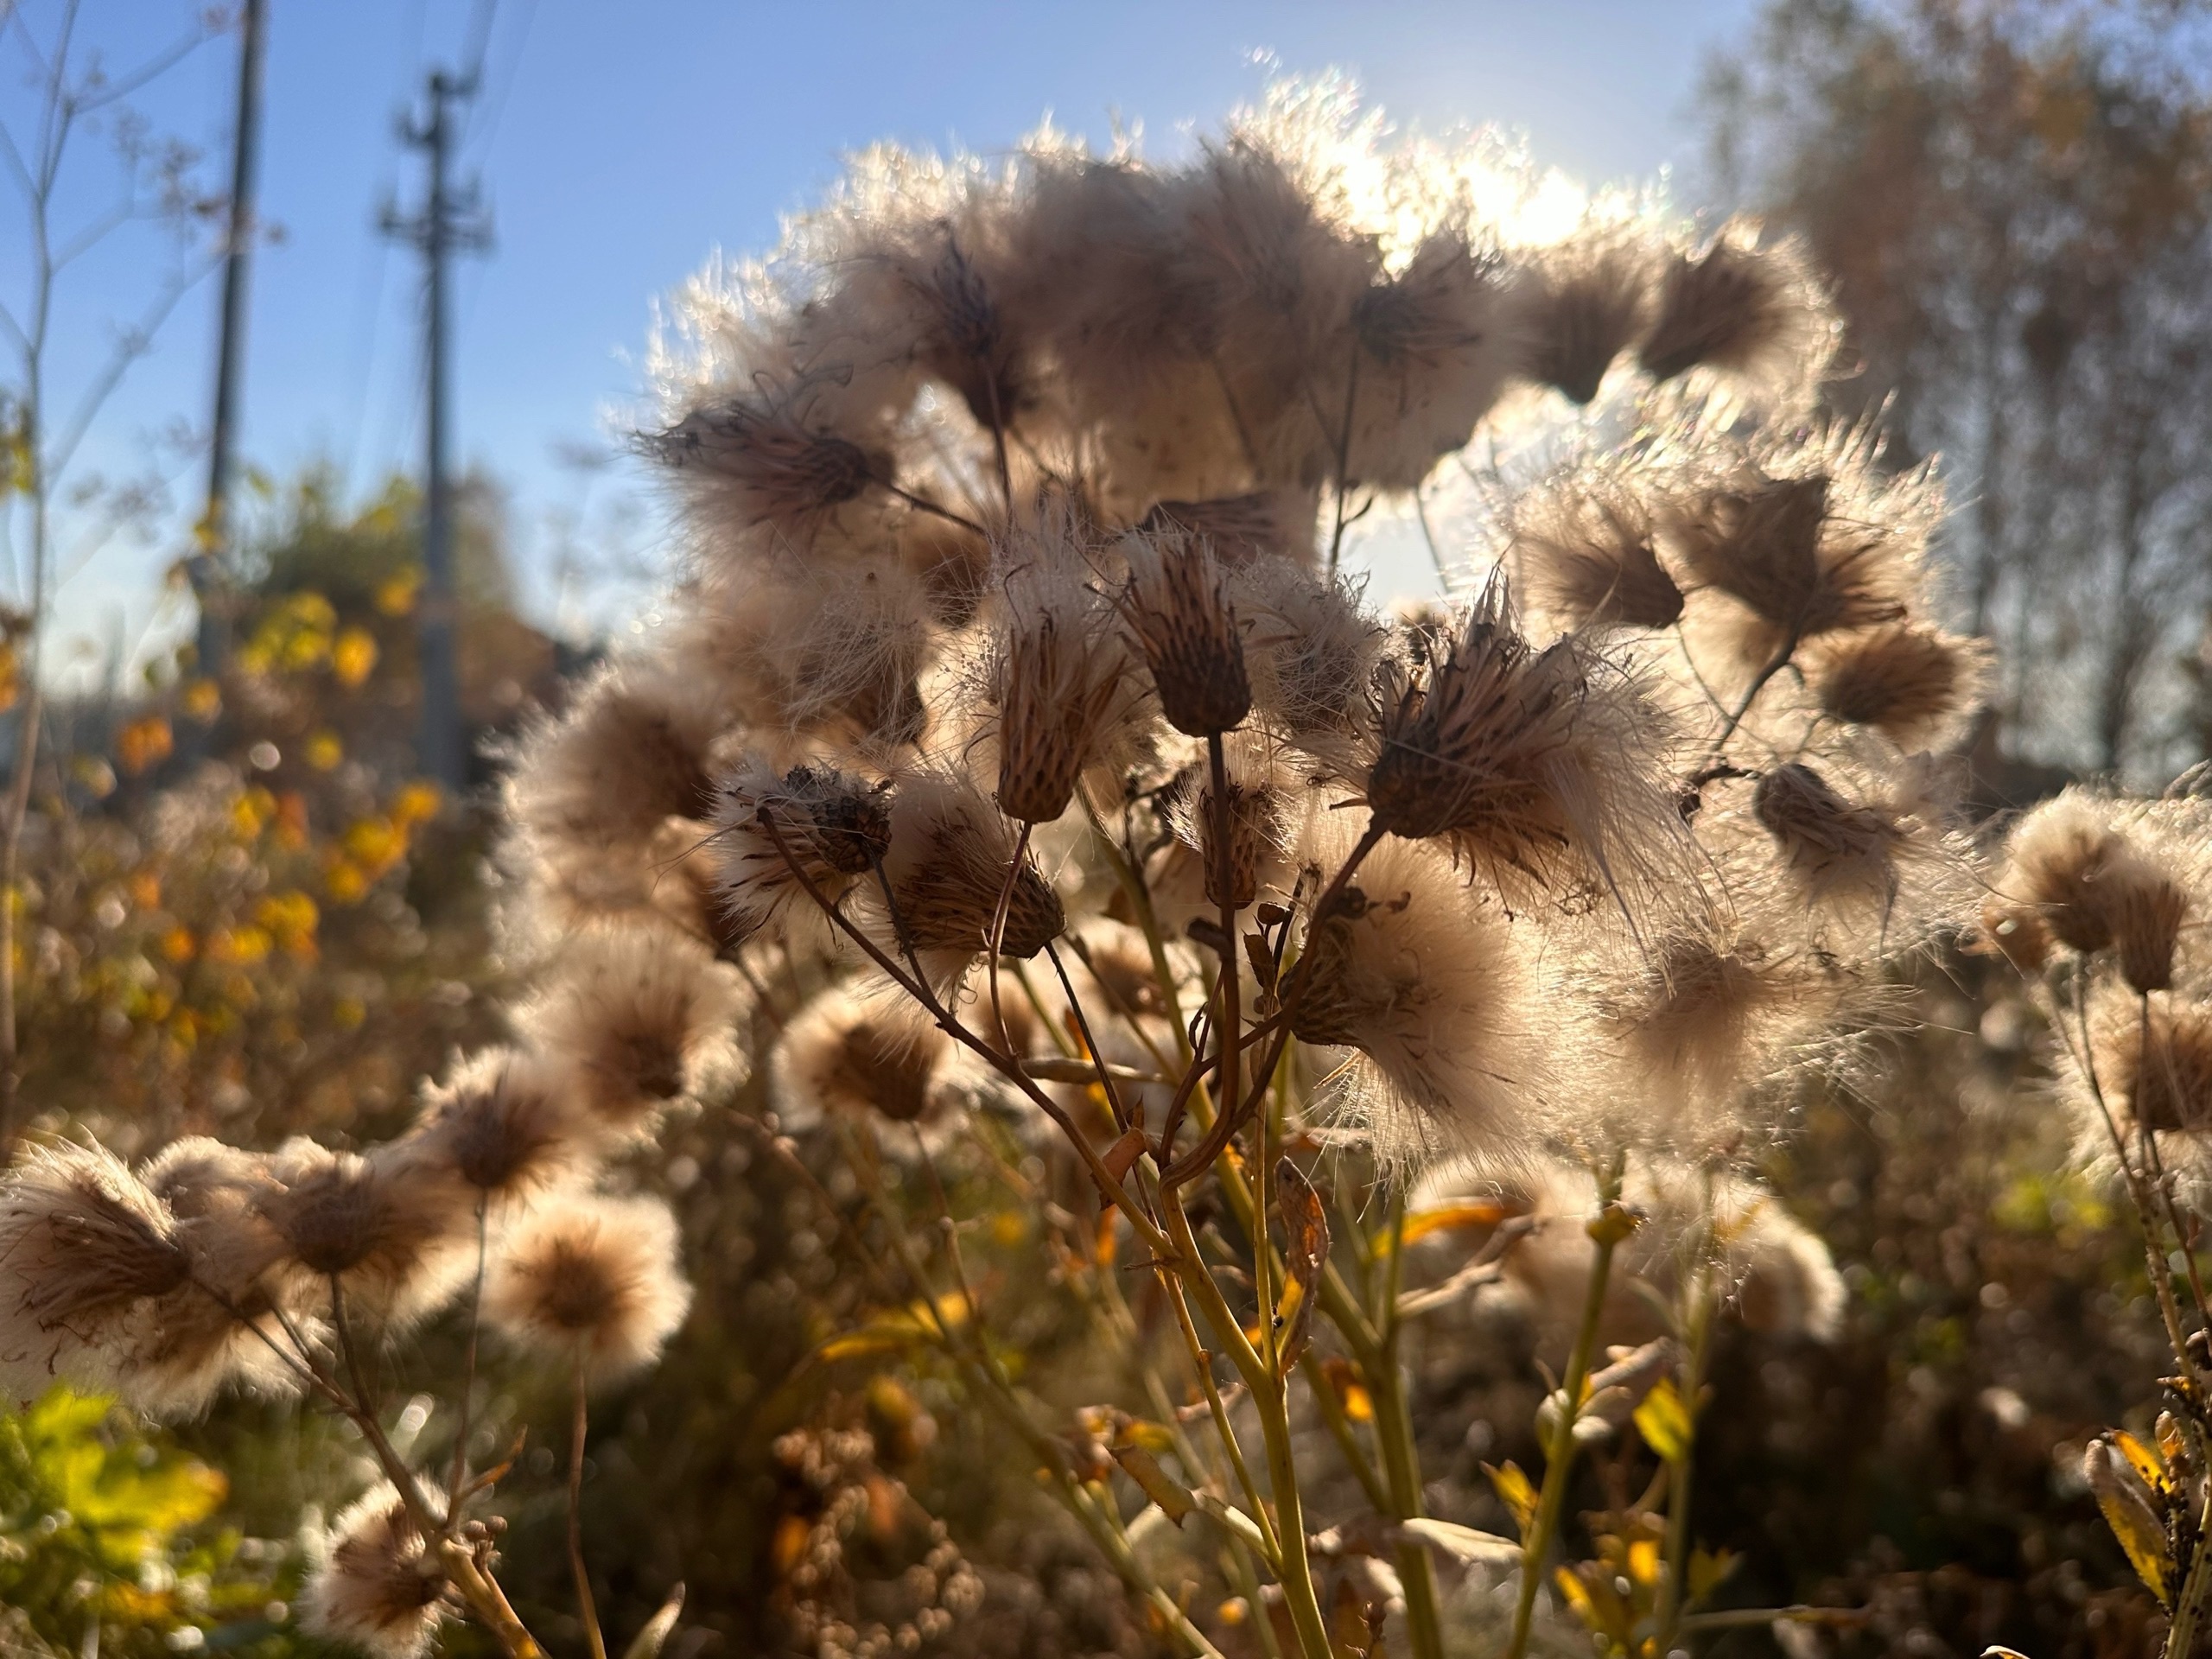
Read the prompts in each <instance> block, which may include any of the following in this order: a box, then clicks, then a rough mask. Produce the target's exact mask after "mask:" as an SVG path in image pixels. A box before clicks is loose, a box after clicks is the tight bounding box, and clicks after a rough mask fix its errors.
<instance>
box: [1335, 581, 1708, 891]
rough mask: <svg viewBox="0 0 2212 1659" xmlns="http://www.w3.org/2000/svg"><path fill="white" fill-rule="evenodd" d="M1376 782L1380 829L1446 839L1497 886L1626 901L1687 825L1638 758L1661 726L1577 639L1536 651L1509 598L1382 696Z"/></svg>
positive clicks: (1480, 613)
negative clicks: (1584, 881) (1634, 883)
mask: <svg viewBox="0 0 2212 1659" xmlns="http://www.w3.org/2000/svg"><path fill="white" fill-rule="evenodd" d="M1381 716H1382V717H1381V753H1380V754H1379V756H1378V757H1377V759H1376V762H1375V764H1374V766H1373V768H1372V769H1371V770H1370V772H1369V773H1368V779H1367V804H1368V805H1369V807H1370V810H1372V811H1373V813H1374V815H1375V823H1376V825H1377V826H1378V827H1379V828H1381V829H1385V830H1387V831H1388V832H1389V833H1390V834H1392V835H1395V836H1404V837H1406V838H1407V839H1408V840H1427V839H1430V838H1432V837H1442V838H1444V839H1446V840H1447V841H1448V842H1450V844H1451V845H1452V849H1454V851H1455V853H1459V854H1463V855H1465V856H1467V857H1468V858H1469V859H1470V860H1471V861H1473V862H1474V863H1475V864H1476V865H1477V866H1478V868H1481V869H1482V870H1483V871H1484V874H1488V875H1489V876H1490V877H1491V879H1492V880H1506V881H1513V882H1534V883H1535V885H1536V886H1537V887H1540V888H1541V887H1557V886H1558V885H1559V884H1560V880H1561V878H1573V877H1577V876H1594V877H1597V878H1599V879H1602V880H1605V881H1606V882H1608V883H1610V884H1611V885H1613V886H1614V887H1615V888H1616V890H1617V891H1618V887H1619V885H1620V883H1621V882H1622V881H1624V880H1627V879H1629V878H1630V877H1631V876H1632V875H1633V874H1636V873H1637V872H1636V866H1637V864H1638V863H1639V862H1641V861H1643V859H1644V854H1643V849H1645V847H1646V846H1648V845H1649V842H1651V839H1652V837H1653V836H1656V835H1662V834H1663V835H1668V836H1673V835H1677V834H1678V833H1679V830H1680V823H1679V820H1678V819H1677V818H1676V817H1675V810H1674V807H1673V804H1672V802H1671V799H1670V798H1669V794H1668V791H1666V790H1665V789H1664V787H1663V786H1662V785H1661V784H1660V782H1659V779H1658V775H1657V772H1656V769H1655V766H1654V763H1653V761H1652V760H1651V759H1650V757H1649V755H1648V754H1647V753H1643V752H1641V749H1640V746H1641V745H1642V744H1643V742H1644V741H1647V738H1648V734H1650V733H1652V732H1653V731H1655V730H1656V728H1657V727H1658V726H1659V724H1660V722H1659V719H1658V716H1657V715H1656V711H1654V710H1652V709H1650V708H1649V706H1648V705H1647V704H1646V703H1645V702H1644V701H1643V697H1642V696H1641V693H1640V692H1639V691H1638V690H1637V689H1636V687H1635V685H1634V684H1633V683H1632V682H1630V681H1629V680H1627V679H1626V678H1625V677H1624V676H1623V675H1622V674H1621V672H1620V671H1618V669H1617V668H1615V667H1614V666H1613V665H1612V664H1610V663H1608V662H1607V661H1606V660H1605V659H1604V658H1601V657H1599V656H1598V655H1597V654H1596V653H1594V652H1592V651H1591V649H1590V648H1589V647H1588V646H1587V645H1586V644H1585V643H1583V642H1582V641H1580V640H1579V639H1575V638H1573V637H1572V636H1570V637H1568V638H1567V639H1561V640H1560V641H1558V642H1556V643H1555V644H1554V645H1550V646H1548V647H1547V648H1545V649H1544V650H1541V651H1538V650H1536V649H1535V647H1533V646H1532V645H1529V642H1528V640H1527V639H1525V638H1523V637H1522V634H1521V632H1520V630H1519V629H1518V628H1517V627H1516V626H1515V625H1514V621H1513V619H1512V616H1511V613H1510V609H1509V607H1508V606H1507V602H1506V599H1505V593H1504V589H1503V586H1502V585H1499V584H1495V583H1494V584H1492V585H1491V588H1489V589H1488V590H1487V591H1486V592H1485V593H1484V595H1483V597H1482V598H1481V599H1480V600H1478V601H1477V602H1476V603H1475V605H1474V606H1473V607H1471V609H1469V610H1468V611H1467V612H1466V613H1465V614H1464V615H1463V616H1461V617H1460V618H1459V619H1457V620H1456V623H1455V626H1453V628H1452V632H1450V633H1449V635H1448V636H1447V637H1446V638H1444V639H1442V640H1440V641H1439V642H1435V645H1434V647H1433V651H1432V652H1430V655H1429V661H1428V663H1427V666H1426V667H1425V668H1415V669H1413V670H1410V671H1408V670H1406V669H1404V668H1403V667H1402V666H1398V667H1397V671H1396V672H1395V674H1394V675H1393V676H1392V677H1391V678H1390V681H1389V683H1388V684H1386V685H1385V686H1384V688H1383V702H1382V711H1381Z"/></svg>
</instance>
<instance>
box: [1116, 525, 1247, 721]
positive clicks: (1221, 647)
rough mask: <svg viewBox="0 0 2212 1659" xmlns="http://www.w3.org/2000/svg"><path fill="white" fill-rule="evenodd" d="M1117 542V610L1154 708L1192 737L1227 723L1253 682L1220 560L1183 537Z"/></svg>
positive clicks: (1240, 711) (1238, 713) (1238, 717)
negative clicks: (1121, 581)
mask: <svg viewBox="0 0 2212 1659" xmlns="http://www.w3.org/2000/svg"><path fill="white" fill-rule="evenodd" d="M1122 551H1123V552H1124V553H1125V554H1126V555H1127V556H1128V562H1129V585H1128V590H1127V591H1126V592H1125V593H1124V594H1123V595H1122V616H1123V618H1124V619H1125V620H1127V622H1128V629H1129V632H1130V634H1131V635H1132V636H1133V637H1134V638H1135V641H1136V645H1137V649H1138V651H1139V652H1141V654H1142V656H1143V658H1144V660H1145V665H1146V666H1147V668H1149V669H1150V670H1151V671H1152V683H1153V689H1154V690H1155V691H1156V692H1158V693H1159V695H1160V712H1161V713H1162V714H1163V715H1166V717H1167V723H1168V724H1169V725H1170V726H1173V728H1175V729H1176V730H1177V731H1179V732H1182V733H1185V734H1188V735H1189V736H1192V737H1207V736H1211V735H1215V734H1219V733H1222V732H1225V731H1228V730H1230V729H1231V728H1233V727H1235V726H1236V725H1237V724H1238V723H1239V722H1241V721H1243V718H1244V716H1245V715H1248V714H1249V713H1250V712H1251V709H1252V683H1251V679H1250V677H1249V673H1248V671H1247V670H1246V668H1245V664H1244V636H1243V630H1242V629H1241V628H1239V627H1238V626H1237V622H1236V607H1234V606H1232V605H1231V604H1230V601H1229V598H1228V595H1227V594H1226V592H1225V591H1224V582H1223V577H1222V569H1221V565H1220V563H1219V562H1218V561H1217V559H1216V558H1215V557H1214V556H1213V553H1212V551H1211V550H1210V549H1209V548H1208V547H1207V546H1206V545H1205V543H1199V542H1196V541H1193V540H1192V539H1191V538H1190V537H1186V536H1179V535H1172V534H1171V535H1160V536H1131V537H1127V538H1125V539H1124V540H1123V542H1122Z"/></svg>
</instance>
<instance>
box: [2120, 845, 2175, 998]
mask: <svg viewBox="0 0 2212 1659" xmlns="http://www.w3.org/2000/svg"><path fill="white" fill-rule="evenodd" d="M2132 862H2133V865H2134V868H2130V869H2129V870H2128V871H2127V872H2126V875H2125V878H2124V880H2123V881H2122V884H2121V887H2120V899H2119V903H2118V904H2117V905H2115V906H2113V939H2114V942H2115V943H2116V944H2118V946H2119V956H2120V978H2121V979H2123V980H2125V981H2126V983H2127V987H2128V988H2129V989H2130V990H2133V991H2138V992H2150V991H2164V990H2169V989H2171V988H2172V986H2173V982H2174V953H2175V951H2176V950H2177V948H2178V947H2179V945H2180V944H2181V930H2182V923H2183V919H2184V918H2186V917H2187V916H2188V914H2189V912H2190V896H2189V893H2188V892H2187V890H2186V889H2184V888H2183V887H2182V886H2181V884H2180V883H2179V882H2177V881H2176V880H2173V879H2172V877H2171V876H2169V875H2168V874H2166V873H2165V872H2164V870H2163V869H2161V868H2158V866H2157V865H2156V864H2155V863H2154V862H2152V861H2151V860H2150V859H2149V858H2142V859H2139V860H2138V861H2132Z"/></svg>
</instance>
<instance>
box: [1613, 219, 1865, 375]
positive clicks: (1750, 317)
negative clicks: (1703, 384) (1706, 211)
mask: <svg viewBox="0 0 2212 1659" xmlns="http://www.w3.org/2000/svg"><path fill="white" fill-rule="evenodd" d="M1831 329H1832V325H1831V324H1830V322H1829V321H1828V319H1827V315H1826V311H1825V308H1824V307H1823V305H1822V303H1821V297H1820V293H1819V289H1817V288H1816V287H1815V284H1814V283H1813V282H1812V280H1811V278H1810V277H1808V275H1807V273H1806V270H1805V265H1804V259H1803V256H1802V253H1801V252H1800V251H1799V250H1798V248H1797V245H1796V244H1795V243H1781V244H1777V245H1772V246H1769V247H1764V248H1762V247H1759V246H1758V245H1757V243H1756V231H1755V229H1754V227H1751V226H1747V225H1742V224H1738V225H1732V226H1728V227H1726V229H1724V230H1723V231H1722V232H1721V233H1720V234H1719V236H1717V237H1715V238H1713V241H1712V242H1711V243H1709V244H1708V245H1707V246H1706V248H1705V250H1704V251H1702V252H1700V253H1677V254H1675V256H1674V257H1672V258H1670V259H1669V261H1668V263H1667V267H1666V270H1665V271H1664V272H1663V273H1662V276H1661V277H1660V280H1659V294H1658V300H1657V306H1656V315H1654V317H1653V319H1652V323H1651V332H1650V333H1649V334H1646V335H1645V336H1644V338H1643V345H1642V346H1639V347H1638V348H1637V357H1638V359H1640V360H1641V361H1642V363H1643V367H1644V370H1645V372H1648V373H1649V375H1650V376H1651V377H1652V378H1654V379H1655V380H1671V379H1673V378H1675V376H1676V375H1679V374H1686V373H1688V372H1689V371H1690V370H1692V369H1694V368H1699V367H1709V368H1713V369H1719V370H1721V371H1723V372H1728V373H1732V374H1734V375H1737V376H1738V377H1740V378H1749V379H1754V380H1760V379H1773V380H1783V379H1796V378H1802V374H1803V366H1804V365H1805V364H1806V359H1815V361H1814V362H1813V363H1812V364H1811V365H1810V366H1812V367H1814V368H1815V369H1817V368H1818V367H1820V366H1822V365H1821V362H1820V361H1818V360H1817V359H1821V358H1824V357H1825V356H1826V354H1827V353H1826V351H1825V350H1824V349H1823V346H1824V343H1825V341H1826V340H1827V338H1828V337H1829V335H1830V333H1831Z"/></svg>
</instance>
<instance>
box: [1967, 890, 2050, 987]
mask: <svg viewBox="0 0 2212 1659" xmlns="http://www.w3.org/2000/svg"><path fill="white" fill-rule="evenodd" d="M1981 931H1982V937H1983V938H1986V940H1987V941H1988V942H1989V944H1990V945H1991V946H1992V947H1993V948H1994V949H1995V950H1996V951H1997V953H1998V954H1999V956H2001V957H2004V958H2005V960H2006V961H2007V962H2009V963H2012V965H2013V966H2014V967H2015V968H2017V969H2019V970H2020V971H2021V972H2022V973H2024V974H2039V973H2041V972H2042V971H2043V970H2044V965H2045V964H2046V963H2049V962H2050V952H2051V945H2052V941H2051V937H2050V928H2049V927H2048V926H2046V925H2044V919H2043V912H2042V911H2041V910H2039V909H2038V908H2037V907H2036V906H2033V905H2024V904H2016V903H2014V902H2013V901H2012V900H2010V899H2001V898H1998V897H1995V896H1993V897H1991V898H1990V899H1988V900H1986V902H1985V903H1984V904H1983V906H1982V907H1981Z"/></svg>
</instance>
